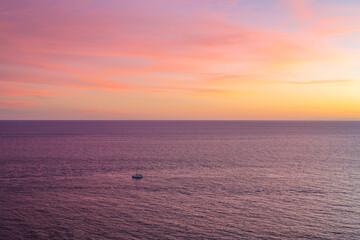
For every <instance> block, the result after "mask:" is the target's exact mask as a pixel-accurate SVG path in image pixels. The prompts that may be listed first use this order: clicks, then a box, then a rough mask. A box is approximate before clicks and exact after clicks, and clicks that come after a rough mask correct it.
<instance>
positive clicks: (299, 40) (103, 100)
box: [0, 0, 360, 120]
mask: <svg viewBox="0 0 360 240" xmlns="http://www.w3.org/2000/svg"><path fill="white" fill-rule="evenodd" d="M359 12H360V2H358V1H355V0H352V1H351V0H348V1H346V0H338V1H337V0H313V1H310V0H257V1H250V0H246V1H245V0H243V1H242V0H237V1H235V0H234V1H232V0H218V1H217V0H212V1H210V0H199V1H184V0H172V1H165V0H156V1H155V0H154V1H150V0H149V1H145V0H144V1H134V0H129V1H120V0H98V1H90V0H82V1H80V0H79V1H70V0H69V1H49V0H44V1H39V0H34V1H17V0H9V1H6V0H5V1H1V2H0V52H1V54H0V84H1V85H0V119H231V120H233V119H360V78H359V76H360V17H359V14H358V13H359Z"/></svg>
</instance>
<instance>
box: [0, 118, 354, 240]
mask: <svg viewBox="0 0 360 240" xmlns="http://www.w3.org/2000/svg"><path fill="white" fill-rule="evenodd" d="M136 168H138V169H139V170H138V171H139V173H141V174H143V176H144V178H143V179H141V180H134V179H132V178H131V176H132V175H133V174H134V173H135V171H136ZM359 236H360V122H256V121H254V122H252V121H0V239H358V238H359Z"/></svg>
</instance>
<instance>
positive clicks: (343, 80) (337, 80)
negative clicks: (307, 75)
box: [282, 79, 354, 85]
mask: <svg viewBox="0 0 360 240" xmlns="http://www.w3.org/2000/svg"><path fill="white" fill-rule="evenodd" d="M351 82H354V80H350V79H334V80H314V81H306V82H295V81H285V82H282V83H288V84H297V85H313V84H347V83H351Z"/></svg>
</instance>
